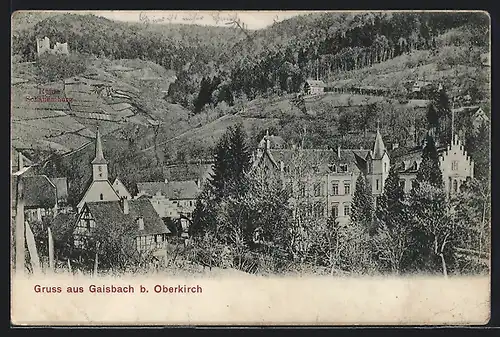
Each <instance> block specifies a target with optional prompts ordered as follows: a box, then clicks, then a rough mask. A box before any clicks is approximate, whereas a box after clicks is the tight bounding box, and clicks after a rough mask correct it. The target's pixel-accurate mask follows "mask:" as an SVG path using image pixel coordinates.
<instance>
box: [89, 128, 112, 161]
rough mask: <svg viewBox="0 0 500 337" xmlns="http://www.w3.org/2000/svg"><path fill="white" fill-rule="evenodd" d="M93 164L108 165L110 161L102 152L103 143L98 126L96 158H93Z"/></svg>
mask: <svg viewBox="0 0 500 337" xmlns="http://www.w3.org/2000/svg"><path fill="white" fill-rule="evenodd" d="M92 164H100V165H107V164H108V162H107V160H106V159H104V154H103V153H102V143H101V133H100V132H99V127H97V133H96V142H95V158H94V160H92Z"/></svg>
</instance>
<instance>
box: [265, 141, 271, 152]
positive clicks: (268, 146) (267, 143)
mask: <svg viewBox="0 0 500 337" xmlns="http://www.w3.org/2000/svg"><path fill="white" fill-rule="evenodd" d="M270 148H271V142H270V141H269V139H268V138H266V150H269V149H270Z"/></svg>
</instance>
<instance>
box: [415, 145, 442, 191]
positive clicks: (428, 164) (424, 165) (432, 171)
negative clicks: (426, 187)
mask: <svg viewBox="0 0 500 337" xmlns="http://www.w3.org/2000/svg"><path fill="white" fill-rule="evenodd" d="M420 182H428V183H429V184H431V185H432V186H434V187H437V188H442V187H443V185H444V183H443V174H442V172H441V168H440V165H439V155H438V153H437V150H436V145H435V143H434V139H433V138H432V136H430V135H427V138H426V144H425V147H424V150H423V152H422V162H421V163H420V167H419V168H418V171H417V179H416V183H417V184H418V183H420Z"/></svg>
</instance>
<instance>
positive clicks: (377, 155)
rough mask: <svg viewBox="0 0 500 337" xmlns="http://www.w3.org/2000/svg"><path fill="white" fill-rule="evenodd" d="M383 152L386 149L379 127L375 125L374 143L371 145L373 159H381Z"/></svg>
mask: <svg viewBox="0 0 500 337" xmlns="http://www.w3.org/2000/svg"><path fill="white" fill-rule="evenodd" d="M385 152H386V149H385V145H384V141H383V140H382V135H381V134H380V128H379V126H378V125H377V136H376V138H375V144H374V145H373V159H375V160H377V159H382V157H383V156H384V153H385Z"/></svg>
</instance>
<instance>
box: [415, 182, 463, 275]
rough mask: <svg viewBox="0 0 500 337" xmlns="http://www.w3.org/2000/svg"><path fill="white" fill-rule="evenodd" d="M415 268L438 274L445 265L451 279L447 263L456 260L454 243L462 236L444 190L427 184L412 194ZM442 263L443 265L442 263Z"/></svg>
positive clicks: (424, 183) (446, 273)
mask: <svg viewBox="0 0 500 337" xmlns="http://www.w3.org/2000/svg"><path fill="white" fill-rule="evenodd" d="M410 207H411V215H412V216H411V222H412V226H413V228H412V248H413V250H412V253H413V254H414V255H413V256H410V257H409V258H410V259H412V260H413V267H414V268H417V269H418V270H420V271H428V272H434V271H437V270H438V269H439V268H438V266H439V265H441V269H442V273H443V275H444V277H447V276H448V268H447V261H450V260H452V259H453V242H454V239H455V238H456V235H458V234H459V230H458V228H457V227H458V225H459V224H458V223H457V222H456V221H455V220H454V219H455V217H454V216H453V213H452V211H453V210H451V209H450V207H449V203H448V201H447V196H446V192H445V191H444V189H443V188H442V187H438V186H435V185H432V184H431V183H429V182H427V181H424V182H422V183H420V184H419V185H418V186H416V187H414V188H413V189H412V191H411V194H410ZM438 261H439V262H440V263H439V262H438Z"/></svg>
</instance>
